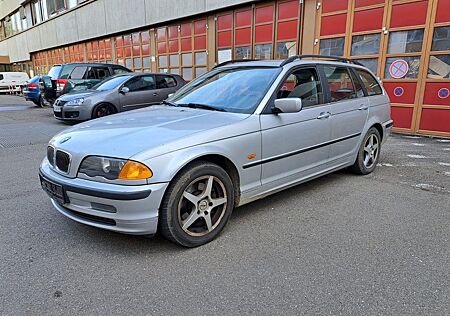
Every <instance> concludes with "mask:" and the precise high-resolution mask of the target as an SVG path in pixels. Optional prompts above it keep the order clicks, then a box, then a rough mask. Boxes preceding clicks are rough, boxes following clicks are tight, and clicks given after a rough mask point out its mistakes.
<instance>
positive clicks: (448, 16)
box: [436, 0, 450, 23]
mask: <svg viewBox="0 0 450 316" xmlns="http://www.w3.org/2000/svg"><path fill="white" fill-rule="evenodd" d="M436 22H437V23H445V22H450V1H449V0H439V2H438V8H437V13H436Z"/></svg>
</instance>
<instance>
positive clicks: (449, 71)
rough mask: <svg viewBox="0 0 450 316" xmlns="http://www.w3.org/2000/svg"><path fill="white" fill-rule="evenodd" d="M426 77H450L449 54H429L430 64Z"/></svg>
mask: <svg viewBox="0 0 450 316" xmlns="http://www.w3.org/2000/svg"><path fill="white" fill-rule="evenodd" d="M428 78H431V79H449V78H450V55H435V56H430V64H429V65H428Z"/></svg>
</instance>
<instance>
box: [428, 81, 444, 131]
mask: <svg viewBox="0 0 450 316" xmlns="http://www.w3.org/2000/svg"><path fill="white" fill-rule="evenodd" d="M449 93H450V82H428V83H427V84H426V86H425V96H424V100H423V103H424V104H427V105H447V106H449V107H450V96H449ZM449 124H450V122H449Z"/></svg>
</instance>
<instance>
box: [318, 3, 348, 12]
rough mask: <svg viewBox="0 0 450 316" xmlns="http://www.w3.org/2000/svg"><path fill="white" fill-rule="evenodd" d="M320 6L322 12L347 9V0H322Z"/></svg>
mask: <svg viewBox="0 0 450 316" xmlns="http://www.w3.org/2000/svg"><path fill="white" fill-rule="evenodd" d="M322 6H323V7H322V13H329V12H336V11H342V10H347V8H348V0H323V1H322Z"/></svg>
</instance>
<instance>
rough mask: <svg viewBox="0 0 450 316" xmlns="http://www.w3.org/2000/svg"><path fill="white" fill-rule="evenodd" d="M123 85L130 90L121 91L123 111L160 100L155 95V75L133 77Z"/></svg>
mask: <svg viewBox="0 0 450 316" xmlns="http://www.w3.org/2000/svg"><path fill="white" fill-rule="evenodd" d="M123 87H126V88H128V89H129V91H128V92H126V93H123V92H120V93H119V95H120V96H119V101H120V106H121V110H122V111H126V110H134V109H138V108H141V107H145V106H148V105H149V104H150V103H153V102H158V101H159V97H158V96H155V91H157V90H156V83H155V76H154V75H142V76H136V77H133V78H131V79H130V80H128V81H127V82H126V83H125V84H124V85H123Z"/></svg>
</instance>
